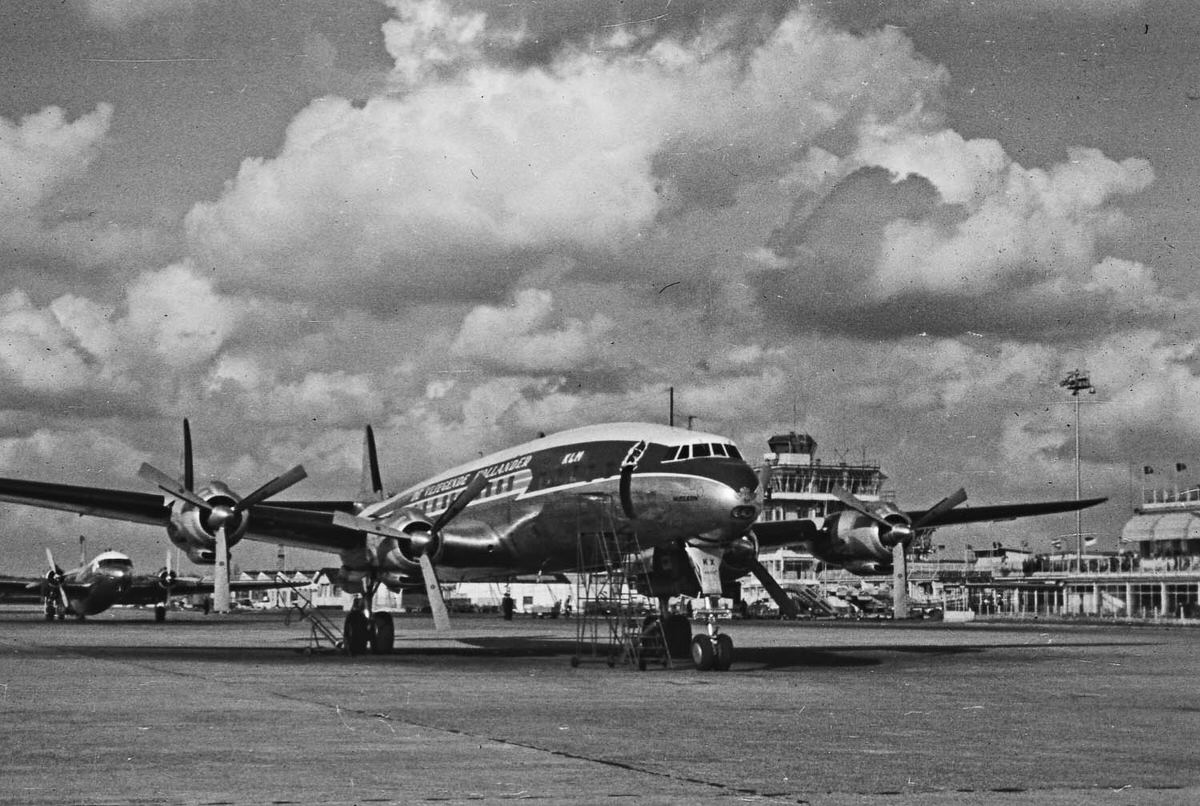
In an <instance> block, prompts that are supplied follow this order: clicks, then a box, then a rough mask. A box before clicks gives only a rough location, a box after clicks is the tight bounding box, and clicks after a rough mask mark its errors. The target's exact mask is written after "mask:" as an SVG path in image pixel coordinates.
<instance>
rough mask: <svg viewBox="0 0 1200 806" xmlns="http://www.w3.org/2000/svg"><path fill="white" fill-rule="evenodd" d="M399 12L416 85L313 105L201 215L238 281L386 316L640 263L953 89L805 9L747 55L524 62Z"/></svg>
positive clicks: (441, 21) (666, 46) (717, 51)
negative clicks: (425, 303) (860, 135)
mask: <svg viewBox="0 0 1200 806" xmlns="http://www.w3.org/2000/svg"><path fill="white" fill-rule="evenodd" d="M396 8H397V9H398V12H399V13H398V16H397V17H396V18H395V19H393V20H391V21H389V22H388V24H387V26H386V29H387V32H388V41H389V42H390V43H392V44H391V45H390V47H391V48H392V50H393V55H394V56H395V58H396V60H397V70H398V71H399V72H400V73H402V74H403V75H404V76H405V80H404V82H403V83H404V88H403V90H401V91H397V92H393V93H392V94H388V95H381V96H377V97H374V98H371V99H370V100H368V101H367V102H366V103H365V104H362V105H356V104H351V103H350V102H348V101H345V100H343V99H338V98H323V99H320V100H317V101H315V102H313V103H312V104H310V105H309V107H308V108H306V109H305V110H303V111H302V112H301V113H300V114H299V115H298V116H297V117H296V118H295V119H294V120H293V121H292V123H291V125H290V126H289V129H288V132H287V136H286V138H285V141H284V144H283V146H282V148H281V149H280V151H279V153H278V154H276V155H275V156H274V157H271V158H268V159H248V160H246V161H244V162H243V163H242V165H241V167H240V169H239V171H238V175H237V177H236V179H235V180H234V181H233V182H232V183H231V184H230V185H229V187H228V188H227V189H226V191H225V193H224V194H223V195H222V196H221V198H219V199H217V200H216V201H213V202H206V203H201V204H198V205H196V206H195V207H194V208H193V209H192V211H191V212H190V213H189V215H188V217H187V230H188V234H189V242H190V244H191V248H192V250H193V252H194V254H195V255H196V256H197V258H198V260H199V262H200V265H202V266H204V267H206V268H211V269H212V270H214V271H216V272H217V273H218V276H220V277H221V279H222V282H223V283H225V284H227V285H230V286H234V285H238V286H251V287H255V288H258V289H261V290H264V291H266V290H268V289H277V293H281V294H296V293H305V292H308V293H314V294H320V295H321V296H322V298H324V299H326V300H331V301H335V302H342V303H345V302H347V301H349V300H350V299H351V298H353V297H355V296H357V297H358V298H359V299H360V300H364V299H365V300H368V301H369V303H370V304H380V303H381V302H384V301H388V300H395V299H396V298H397V297H398V296H399V295H403V298H406V299H414V300H421V299H479V298H480V297H494V296H495V295H497V293H498V292H502V291H503V290H505V289H506V288H509V287H511V286H512V285H513V284H514V282H515V281H516V279H517V278H518V277H519V276H520V275H521V274H522V273H523V272H525V271H526V270H528V269H529V268H530V267H532V266H534V265H537V264H538V263H540V262H541V261H542V260H544V259H545V258H546V257H547V256H550V255H565V256H568V257H572V258H576V259H579V260H583V261H585V262H587V263H588V264H590V265H596V264H599V265H607V266H608V267H613V266H614V265H629V266H632V265H636V263H637V261H636V260H633V261H629V262H628V263H621V262H620V261H618V262H617V263H614V261H613V258H614V257H618V256H625V257H628V256H629V255H631V254H636V252H637V250H638V249H639V245H640V244H641V243H643V242H644V239H645V236H646V235H647V234H648V233H651V232H655V231H661V229H662V227H663V226H664V224H666V223H668V222H670V221H671V220H672V219H673V218H674V217H676V216H678V215H680V214H682V213H684V212H686V211H688V210H693V209H697V208H699V209H705V208H721V207H725V206H728V205H730V204H731V203H733V202H734V201H735V200H736V199H737V198H738V188H739V187H742V186H745V187H752V186H753V185H755V184H756V183H759V182H764V181H765V182H771V183H773V182H775V181H777V180H778V178H779V176H780V175H782V174H786V173H789V172H791V171H792V169H793V166H794V165H795V164H796V163H797V162H799V161H803V160H805V159H809V158H810V152H809V151H808V146H809V145H811V144H812V143H813V141H814V140H816V139H817V138H819V137H835V134H834V132H835V130H846V131H852V129H853V122H854V121H856V120H859V119H861V118H863V116H865V115H867V114H868V113H869V114H871V115H873V116H874V117H875V118H876V119H879V120H882V121H885V122H886V121H887V120H890V119H892V118H893V117H895V116H898V115H901V114H910V113H911V107H912V104H913V98H914V97H921V96H922V95H928V94H932V93H936V92H937V90H938V88H939V87H940V86H941V84H942V83H943V82H944V81H945V78H946V77H945V74H944V71H941V70H940V69H939V68H937V67H936V66H935V65H932V64H930V63H929V62H927V61H925V60H924V59H922V58H920V57H919V55H917V54H916V53H915V52H914V51H913V48H912V45H911V43H910V42H909V41H908V40H907V39H905V38H903V37H902V36H900V35H899V34H897V33H895V32H891V31H886V30H885V31H880V32H875V33H871V34H867V35H864V36H853V35H850V34H847V33H844V32H839V31H836V30H835V29H833V28H832V27H830V26H829V25H828V24H826V23H824V22H822V21H821V20H820V19H819V18H818V17H816V16H815V15H814V14H812V13H811V12H808V11H805V10H803V9H799V10H796V11H795V12H794V13H793V14H792V15H790V16H789V17H787V18H786V19H785V20H784V21H783V23H782V24H780V25H779V26H778V28H777V29H776V30H774V31H772V32H771V34H770V35H769V36H766V37H764V38H760V40H759V41H755V42H753V43H746V42H743V41H741V39H737V38H734V37H733V34H732V33H731V32H729V31H724V30H723V29H718V30H717V31H716V32H715V33H707V32H706V34H705V35H697V36H690V37H682V36H680V37H667V38H663V39H660V40H657V41H652V42H650V41H645V40H641V39H635V40H630V41H627V42H626V43H625V44H624V45H623V46H621V47H616V46H611V47H609V48H606V49H601V50H596V49H582V48H577V47H573V46H564V48H563V49H562V50H561V51H560V52H558V53H556V54H555V55H554V56H553V58H550V59H548V60H546V61H545V62H544V63H538V64H532V65H531V64H527V63H521V62H519V61H516V60H514V59H513V58H511V53H512V51H514V50H517V49H519V48H520V47H521V46H523V45H524V44H526V42H525V41H524V40H522V39H521V36H522V33H521V32H522V31H524V29H523V28H521V27H519V26H518V27H514V28H499V29H497V30H495V31H493V30H492V29H491V28H490V27H488V24H487V18H486V17H483V16H481V15H480V14H479V13H475V12H473V13H471V14H467V15H455V14H453V13H451V12H450V11H449V10H448V8H447V7H446V6H444V5H443V4H440V3H398V4H396ZM401 45H403V47H401ZM737 47H743V48H747V49H748V50H747V52H739V51H738V50H736V48H737ZM448 278H452V280H448ZM360 304H363V303H360ZM400 304H402V303H400Z"/></svg>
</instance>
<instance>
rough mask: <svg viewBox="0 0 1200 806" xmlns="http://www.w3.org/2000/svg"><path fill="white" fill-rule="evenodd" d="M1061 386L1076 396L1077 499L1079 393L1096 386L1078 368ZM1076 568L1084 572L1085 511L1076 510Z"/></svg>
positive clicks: (1077, 481) (1077, 480)
mask: <svg viewBox="0 0 1200 806" xmlns="http://www.w3.org/2000/svg"><path fill="white" fill-rule="evenodd" d="M1058 385H1059V386H1062V387H1064V388H1065V389H1069V390H1070V392H1071V397H1073V398H1075V500H1076V501H1078V500H1079V498H1080V492H1081V490H1080V488H1081V487H1082V483H1081V482H1082V476H1081V474H1080V470H1079V393H1080V392H1083V391H1086V392H1087V393H1088V394H1089V395H1094V394H1096V387H1094V386H1092V381H1091V379H1090V378H1088V376H1087V375H1086V374H1085V373H1082V372H1080V371H1079V370H1078V369H1075V370H1072V371H1070V372H1068V373H1067V377H1066V378H1063V379H1062V380H1061V381H1059V382H1058ZM1075 570H1076V571H1077V572H1078V573H1081V574H1082V573H1083V511H1082V510H1079V509H1077V510H1075Z"/></svg>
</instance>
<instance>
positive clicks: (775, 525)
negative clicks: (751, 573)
mask: <svg viewBox="0 0 1200 806" xmlns="http://www.w3.org/2000/svg"><path fill="white" fill-rule="evenodd" d="M750 531H752V532H754V537H755V538H757V540H758V547H759V549H764V550H766V549H777V548H783V547H784V546H787V547H789V548H802V547H807V546H808V545H809V544H810V543H811V542H812V541H813V540H814V539H815V538H817V537H818V536H819V533H820V529H818V528H817V525H816V524H815V523H813V522H812V521H811V520H809V519H807V518H800V519H796V520H783V521H760V522H759V523H756V524H754V526H753V527H752V528H751V530H750Z"/></svg>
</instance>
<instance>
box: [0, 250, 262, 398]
mask: <svg viewBox="0 0 1200 806" xmlns="http://www.w3.org/2000/svg"><path fill="white" fill-rule="evenodd" d="M244 310H245V308H244V306H243V305H242V303H240V302H238V301H236V300H233V299H229V298H223V297H221V296H220V295H218V294H217V293H216V292H215V290H214V289H213V287H212V285H211V283H209V282H208V281H206V280H203V279H201V278H198V277H197V276H195V275H194V274H193V273H192V271H191V269H190V267H189V266H187V265H186V264H175V265H172V266H168V267H166V268H164V269H162V270H159V271H156V272H145V273H143V274H141V275H140V276H138V277H137V278H135V279H134V281H133V282H131V283H130V285H129V286H128V288H127V289H126V291H125V296H124V299H123V301H122V304H121V306H120V307H119V308H117V307H112V306H106V305H102V304H100V303H97V302H95V301H93V300H91V299H88V298H85V297H80V296H77V295H72V294H67V295H63V296H61V297H58V298H56V299H54V300H53V301H51V302H50V303H49V304H48V305H46V306H44V307H39V306H38V305H36V304H35V303H34V302H33V301H32V300H31V299H30V297H29V296H28V295H27V294H26V293H24V292H23V291H20V290H14V291H10V292H9V293H7V294H5V295H4V296H3V297H0V374H2V375H3V376H4V377H5V380H6V384H5V388H4V390H3V392H0V394H2V395H3V397H4V399H6V400H7V401H9V404H10V405H14V406H20V405H34V404H33V403H31V402H30V401H29V400H28V398H29V396H31V395H32V396H34V399H35V400H36V399H37V397H39V396H41V397H44V396H50V397H58V398H62V397H63V396H65V395H77V394H80V393H84V394H86V395H87V397H88V398H89V400H91V401H92V402H93V404H94V405H95V406H96V407H97V408H99V409H100V410H104V407H103V406H102V405H101V402H102V401H103V400H105V399H119V400H122V401H125V403H126V405H129V404H130V403H131V402H132V401H133V400H134V399H137V398H138V397H139V396H142V395H147V394H150V390H151V389H153V390H154V392H153V395H152V396H154V395H161V396H162V397H163V400H162V401H160V402H163V403H165V401H166V400H170V399H173V397H174V394H173V390H175V389H179V388H182V387H184V386H186V385H187V384H188V383H190V382H193V381H194V378H193V377H191V375H190V374H188V372H187V370H188V369H189V368H192V367H197V366H203V365H205V364H207V363H208V362H209V361H211V360H212V359H213V358H214V357H215V356H216V355H217V353H218V351H219V350H220V349H221V347H222V346H223V344H224V343H225V340H226V339H227V338H229V336H230V335H231V334H232V333H233V331H234V328H235V327H236V325H237V324H238V322H239V320H240V317H241V315H242V312H243V311H244ZM21 401H24V403H22V402H21ZM142 405H144V402H143V404H142Z"/></svg>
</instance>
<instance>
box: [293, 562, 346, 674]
mask: <svg viewBox="0 0 1200 806" xmlns="http://www.w3.org/2000/svg"><path fill="white" fill-rule="evenodd" d="M279 581H280V582H283V583H285V584H286V585H287V587H288V588H290V589H291V591H292V592H293V594H294V595H293V596H292V600H291V607H290V608H289V609H288V612H287V617H286V618H285V619H284V623H285V624H291V623H292V611H293V610H294V611H296V613H298V614H299V620H300V621H304V620H305V619H307V620H308V623H309V633H308V642H307V643H306V644H305V646H304V654H306V655H311V654H313V653H314V652H316V651H317V650H318V649H320V648H321V645H322V643H328V644H329V646H330V647H331V648H332V649H335V650H338V651H340V650H342V649H344V648H345V646H346V642H345V641H344V640H343V638H342V631H341V630H339V629H338V627H337V624H336V622H334V621H333V619H331V618H329V616H327V615H325V614H324V613H322V612H321V610H320V608H318V607H317V606H316V605H314V604H313V603H312V597H310V596H309V595H308V593H307V592H306V591H305V590H304V589H303V588H301V587H300V586H299V585H297V584H296V583H294V582H292V581H291V580H290V579H287V578H286V577H283V576H280V577H279Z"/></svg>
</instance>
